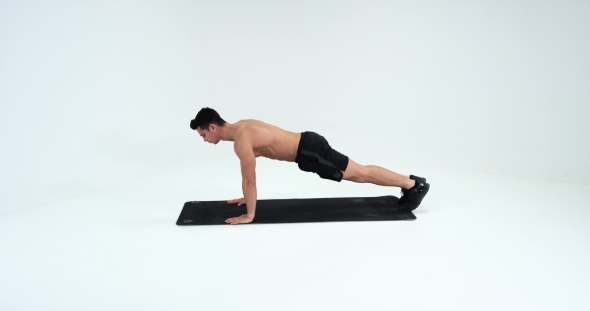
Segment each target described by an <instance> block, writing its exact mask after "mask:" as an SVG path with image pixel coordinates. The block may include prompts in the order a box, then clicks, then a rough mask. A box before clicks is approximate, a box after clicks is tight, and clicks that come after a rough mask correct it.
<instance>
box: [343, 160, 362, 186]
mask: <svg viewBox="0 0 590 311" xmlns="http://www.w3.org/2000/svg"><path fill="white" fill-rule="evenodd" d="M366 171H367V169H366V167H365V166H363V165H360V164H358V163H356V162H354V161H353V160H352V159H348V166H347V167H346V171H344V176H343V177H342V179H345V180H350V181H354V182H361V183H362V182H365V180H366V178H365V176H366Z"/></svg>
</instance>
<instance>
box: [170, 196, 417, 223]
mask: <svg viewBox="0 0 590 311" xmlns="http://www.w3.org/2000/svg"><path fill="white" fill-rule="evenodd" d="M398 200H399V199H398V198H397V197H395V196H392V195H387V196H380V197H359V198H352V197H350V198H307V199H275V200H258V201H256V216H255V217H254V221H252V222H251V223H252V224H256V223H258V224H271V223H293V222H325V221H375V220H414V219H416V216H414V214H413V213H412V212H408V211H400V210H399V207H398V206H397V201H398ZM242 214H246V205H241V206H238V205H237V204H227V201H190V202H186V203H184V207H183V208H182V212H181V213H180V216H179V217H178V221H177V222H176V224H177V225H180V226H184V225H227V223H226V222H225V220H226V219H228V218H231V217H238V216H240V215H242Z"/></svg>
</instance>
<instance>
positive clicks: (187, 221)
mask: <svg viewBox="0 0 590 311" xmlns="http://www.w3.org/2000/svg"><path fill="white" fill-rule="evenodd" d="M190 222H193V221H192V220H190V219H187V220H185V221H184V223H185V224H188V223H190Z"/></svg>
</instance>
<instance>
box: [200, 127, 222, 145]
mask: <svg viewBox="0 0 590 311" xmlns="http://www.w3.org/2000/svg"><path fill="white" fill-rule="evenodd" d="M197 132H198V133H199V135H201V137H203V141H205V142H208V143H212V144H217V143H218V142H219V138H218V137H217V135H215V133H214V132H212V131H209V130H201V128H200V127H197Z"/></svg>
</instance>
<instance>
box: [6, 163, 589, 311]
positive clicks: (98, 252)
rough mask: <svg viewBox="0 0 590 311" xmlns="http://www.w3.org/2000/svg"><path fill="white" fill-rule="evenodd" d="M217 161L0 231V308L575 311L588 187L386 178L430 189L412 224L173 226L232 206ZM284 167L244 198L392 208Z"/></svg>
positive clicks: (273, 167) (30, 213)
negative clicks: (197, 212)
mask: <svg viewBox="0 0 590 311" xmlns="http://www.w3.org/2000/svg"><path fill="white" fill-rule="evenodd" d="M221 161H227V159H218V160H212V161H209V162H207V163H200V164H196V165H194V166H190V167H185V168H182V169H177V170H174V171H169V172H167V173H163V174H159V175H157V176H151V177H149V178H143V179H139V180H135V181H133V182H131V183H128V184H123V185H120V186H118V187H113V188H109V189H103V190H101V191H96V192H94V193H86V194H84V195H81V196H77V197H72V198H69V199H66V200H61V201H58V202H54V203H52V204H46V205H42V206H38V207H35V208H31V209H27V210H24V211H20V212H16V213H12V214H8V215H5V216H3V217H0V309H1V310H10V311H15V310H101V311H104V310H273V311H274V310H421V311H423V310H453V311H458V310H469V311H473V310H535V311H539V310H590V264H589V262H590V226H589V225H588V224H589V221H588V219H590V186H589V185H580V184H566V183H557V182H550V181H539V180H527V179H523V178H516V177H506V176H498V175H488V174H475V173H466V172H461V171H456V170H450V169H441V168H434V167H425V168H423V169H422V170H421V171H419V172H418V171H410V170H407V171H406V170H402V169H403V168H399V171H400V172H401V173H406V174H410V173H416V174H420V175H423V176H425V177H427V178H428V181H429V182H430V183H431V190H430V193H429V194H428V196H427V197H426V198H425V200H424V202H423V204H422V206H421V207H420V208H418V209H417V210H416V216H417V217H418V219H417V220H415V221H407V222H404V221H384V222H340V223H301V224H270V225H253V224H250V225H239V226H229V225H220V226H188V227H187V226H183V227H180V226H176V224H175V223H176V220H177V218H178V215H179V213H180V210H181V209H182V206H183V203H184V202H185V201H192V200H228V199H233V198H238V197H241V187H240V186H241V184H240V180H239V170H238V169H236V167H231V168H229V167H228V168H226V169H225V171H224V169H221V170H220V167H219V165H215V164H219V163H222V162H221ZM216 162H217V163H216ZM236 165H238V162H236ZM289 165H290V166H289ZM294 165H295V164H292V163H284V162H276V161H270V160H269V161H268V162H264V165H259V167H258V170H257V176H258V188H259V194H258V197H259V199H271V198H301V197H334V196H364V195H366V196H370V195H386V194H394V195H399V188H385V187H379V186H374V185H369V184H355V183H352V182H347V181H343V182H342V183H335V182H331V181H327V180H322V179H320V178H319V177H317V176H315V175H314V174H309V173H302V172H300V171H298V169H297V167H296V166H294ZM392 169H393V167H392ZM394 170H396V169H394ZM214 174H216V175H214ZM221 176H223V177H221Z"/></svg>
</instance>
